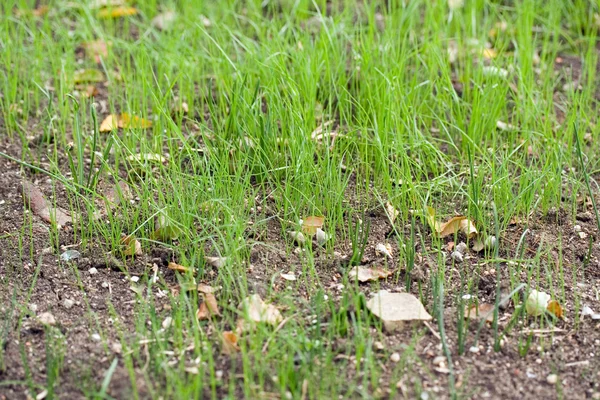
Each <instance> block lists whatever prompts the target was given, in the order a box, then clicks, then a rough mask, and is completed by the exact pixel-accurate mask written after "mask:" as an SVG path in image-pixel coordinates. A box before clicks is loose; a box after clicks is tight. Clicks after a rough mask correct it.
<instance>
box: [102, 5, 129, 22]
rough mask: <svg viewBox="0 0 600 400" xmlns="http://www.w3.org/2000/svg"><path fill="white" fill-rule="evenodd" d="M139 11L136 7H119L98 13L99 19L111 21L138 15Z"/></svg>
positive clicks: (108, 8) (105, 9)
mask: <svg viewBox="0 0 600 400" xmlns="http://www.w3.org/2000/svg"><path fill="white" fill-rule="evenodd" d="M137 12H138V10H137V9H136V8H134V7H127V6H119V7H107V8H104V9H102V10H100V11H99V12H98V18H100V19H110V18H122V17H129V16H132V15H136V14H137Z"/></svg>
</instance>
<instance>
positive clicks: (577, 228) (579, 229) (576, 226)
mask: <svg viewBox="0 0 600 400" xmlns="http://www.w3.org/2000/svg"><path fill="white" fill-rule="evenodd" d="M573 230H574V231H575V232H581V225H575V226H574V227H573Z"/></svg>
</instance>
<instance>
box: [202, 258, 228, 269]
mask: <svg viewBox="0 0 600 400" xmlns="http://www.w3.org/2000/svg"><path fill="white" fill-rule="evenodd" d="M204 260H206V263H207V264H208V265H210V266H212V267H215V268H221V267H222V266H224V265H225V264H226V263H227V257H204Z"/></svg>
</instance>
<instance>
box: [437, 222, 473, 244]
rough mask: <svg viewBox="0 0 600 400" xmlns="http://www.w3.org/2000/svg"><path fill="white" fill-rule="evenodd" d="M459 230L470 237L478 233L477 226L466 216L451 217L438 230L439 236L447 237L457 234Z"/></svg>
mask: <svg viewBox="0 0 600 400" xmlns="http://www.w3.org/2000/svg"><path fill="white" fill-rule="evenodd" d="M458 231H460V232H462V233H464V234H465V235H466V236H467V237H468V238H469V239H470V238H472V237H474V236H475V235H476V234H477V228H475V225H474V224H473V222H471V220H469V219H468V218H467V217H464V216H457V217H452V218H450V219H449V220H448V221H447V222H445V223H443V224H441V225H440V226H439V230H438V231H437V232H436V233H437V234H438V235H439V237H442V238H443V237H446V236H450V235H454V234H456V233H457V232H458Z"/></svg>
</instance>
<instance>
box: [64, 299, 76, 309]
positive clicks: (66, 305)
mask: <svg viewBox="0 0 600 400" xmlns="http://www.w3.org/2000/svg"><path fill="white" fill-rule="evenodd" d="M62 304H63V307H64V308H66V309H67V310H68V309H70V308H72V307H73V306H74V305H75V302H74V301H73V300H71V299H64V300H63V303H62Z"/></svg>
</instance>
